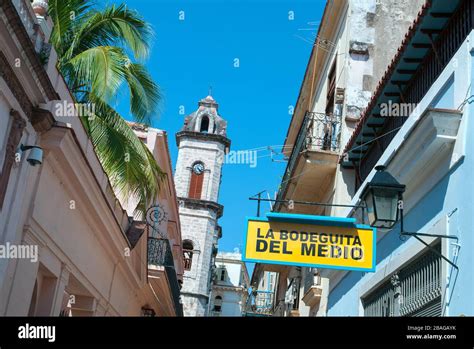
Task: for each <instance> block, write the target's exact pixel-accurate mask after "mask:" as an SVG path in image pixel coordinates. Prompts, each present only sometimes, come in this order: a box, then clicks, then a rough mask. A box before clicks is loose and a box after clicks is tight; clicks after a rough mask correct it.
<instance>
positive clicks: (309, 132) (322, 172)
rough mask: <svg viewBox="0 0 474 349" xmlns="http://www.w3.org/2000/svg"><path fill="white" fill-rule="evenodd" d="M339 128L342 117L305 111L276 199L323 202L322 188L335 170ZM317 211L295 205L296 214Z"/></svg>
mask: <svg viewBox="0 0 474 349" xmlns="http://www.w3.org/2000/svg"><path fill="white" fill-rule="evenodd" d="M340 129H341V119H340V117H338V116H336V115H332V114H331V115H327V114H323V113H315V112H307V113H306V115H305V119H304V122H303V124H302V125H301V129H300V131H299V133H298V137H297V138H296V143H295V145H294V147H293V150H292V152H291V155H290V158H289V161H288V165H287V168H286V171H285V175H284V177H283V180H282V182H281V187H280V190H279V192H278V200H294V201H311V202H318V201H324V199H325V197H326V194H327V193H326V190H325V188H327V187H328V186H329V184H330V183H331V182H332V181H333V180H334V175H335V173H336V168H337V163H338V157H339V150H340ZM295 206H296V204H295ZM281 209H282V207H281V204H279V205H277V206H276V207H275V210H276V211H281ZM318 210H319V208H318V207H314V206H303V205H299V206H298V207H297V211H298V213H307V214H315V213H320V212H318Z"/></svg>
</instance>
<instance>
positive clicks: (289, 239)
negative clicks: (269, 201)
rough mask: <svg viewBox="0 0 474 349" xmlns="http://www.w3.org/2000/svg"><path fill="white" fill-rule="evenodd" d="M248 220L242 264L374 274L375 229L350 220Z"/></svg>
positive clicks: (282, 217)
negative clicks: (372, 272)
mask: <svg viewBox="0 0 474 349" xmlns="http://www.w3.org/2000/svg"><path fill="white" fill-rule="evenodd" d="M267 217H268V218H269V219H262V218H249V219H248V229H247V235H246V242H245V251H244V260H245V261H248V262H257V263H267V264H284V265H297V266H307V267H321V268H334V269H344V270H359V271H375V246H376V243H375V229H374V228H371V227H368V226H362V225H357V224H355V220H354V219H352V218H335V217H319V216H307V215H291V214H281V213H270V214H267Z"/></svg>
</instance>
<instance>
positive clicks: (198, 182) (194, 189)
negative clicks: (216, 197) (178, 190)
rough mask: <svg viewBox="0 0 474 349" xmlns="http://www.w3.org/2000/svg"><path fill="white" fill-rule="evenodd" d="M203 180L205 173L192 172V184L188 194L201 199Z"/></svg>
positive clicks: (190, 196)
mask: <svg viewBox="0 0 474 349" xmlns="http://www.w3.org/2000/svg"><path fill="white" fill-rule="evenodd" d="M203 181H204V175H203V174H200V175H197V174H195V173H194V172H193V173H192V174H191V184H190V186H189V195H188V197H189V198H190V199H201V194H202V183H203Z"/></svg>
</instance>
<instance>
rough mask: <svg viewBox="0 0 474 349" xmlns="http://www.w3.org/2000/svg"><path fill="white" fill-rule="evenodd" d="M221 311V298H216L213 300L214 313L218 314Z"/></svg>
mask: <svg viewBox="0 0 474 349" xmlns="http://www.w3.org/2000/svg"><path fill="white" fill-rule="evenodd" d="M221 310H222V297H221V296H216V298H214V311H216V312H220V311H221Z"/></svg>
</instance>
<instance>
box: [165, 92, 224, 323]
mask: <svg viewBox="0 0 474 349" xmlns="http://www.w3.org/2000/svg"><path fill="white" fill-rule="evenodd" d="M198 106H199V107H198V109H197V110H196V111H195V112H194V113H192V114H190V115H188V116H187V117H186V118H185V120H184V127H183V129H182V130H181V131H180V132H178V133H177V134H176V142H177V145H178V160H177V163H176V171H175V178H174V181H175V186H176V193H177V195H178V200H179V216H180V221H181V232H182V238H183V250H184V260H185V272H184V280H183V288H182V289H181V298H182V301H183V310H184V316H206V315H207V309H208V302H209V293H210V290H211V281H212V274H213V270H212V269H213V265H214V258H215V255H216V254H217V240H218V239H219V238H220V237H221V236H222V232H221V228H220V226H219V225H218V223H217V220H218V219H219V218H220V217H221V216H222V214H223V209H224V208H223V206H222V205H220V204H219V203H218V197H219V187H220V184H221V177H222V165H223V162H224V161H223V160H224V157H225V154H226V153H227V152H228V150H229V148H230V140H229V139H228V138H227V132H226V131H227V122H226V121H225V120H224V119H223V118H222V117H221V116H220V115H219V114H218V104H217V102H216V101H215V100H214V98H212V97H211V96H207V97H206V98H204V99H201V100H200V101H199V103H198Z"/></svg>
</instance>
